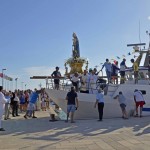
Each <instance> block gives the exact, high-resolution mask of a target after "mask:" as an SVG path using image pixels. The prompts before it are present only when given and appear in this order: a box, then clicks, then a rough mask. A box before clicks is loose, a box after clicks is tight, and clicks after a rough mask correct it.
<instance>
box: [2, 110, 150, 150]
mask: <svg viewBox="0 0 150 150" xmlns="http://www.w3.org/2000/svg"><path fill="white" fill-rule="evenodd" d="M36 115H37V116H38V118H37V119H27V120H25V119H24V118H23V114H21V116H19V117H15V118H12V119H11V120H7V121H3V127H4V128H5V129H6V131H5V132H0V150H1V149H2V150H150V116H149V117H148V116H147V117H143V118H130V119H129V120H123V119H122V118H115V119H104V120H103V122H98V121H97V120H77V121H76V123H74V124H71V123H65V122H64V121H56V122H49V119H50V118H49V113H48V111H46V112H43V111H37V112H36Z"/></svg>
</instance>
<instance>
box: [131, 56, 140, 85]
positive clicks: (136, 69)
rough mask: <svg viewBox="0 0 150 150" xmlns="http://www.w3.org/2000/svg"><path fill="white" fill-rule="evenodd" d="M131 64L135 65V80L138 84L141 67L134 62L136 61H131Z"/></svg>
mask: <svg viewBox="0 0 150 150" xmlns="http://www.w3.org/2000/svg"><path fill="white" fill-rule="evenodd" d="M131 63H133V71H134V80H135V84H137V83H138V73H139V66H138V63H137V62H134V59H131Z"/></svg>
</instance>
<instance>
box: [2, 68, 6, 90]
mask: <svg viewBox="0 0 150 150" xmlns="http://www.w3.org/2000/svg"><path fill="white" fill-rule="evenodd" d="M4 70H6V69H2V86H3V89H4Z"/></svg>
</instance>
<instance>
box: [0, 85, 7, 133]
mask: <svg viewBox="0 0 150 150" xmlns="http://www.w3.org/2000/svg"><path fill="white" fill-rule="evenodd" d="M2 90H3V87H2V86H0V131H5V129H3V128H2V124H1V123H2V116H3V113H4V108H5V103H6V102H7V99H6V98H5V96H4V94H3V93H2Z"/></svg>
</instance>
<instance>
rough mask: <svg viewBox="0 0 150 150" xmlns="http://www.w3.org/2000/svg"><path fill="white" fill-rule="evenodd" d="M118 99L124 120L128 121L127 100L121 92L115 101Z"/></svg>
mask: <svg viewBox="0 0 150 150" xmlns="http://www.w3.org/2000/svg"><path fill="white" fill-rule="evenodd" d="M117 98H118V101H119V104H120V107H121V110H122V118H123V119H128V116H127V111H126V99H125V97H124V95H123V94H122V92H121V91H120V92H119V95H117V96H115V97H114V99H117Z"/></svg>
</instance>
